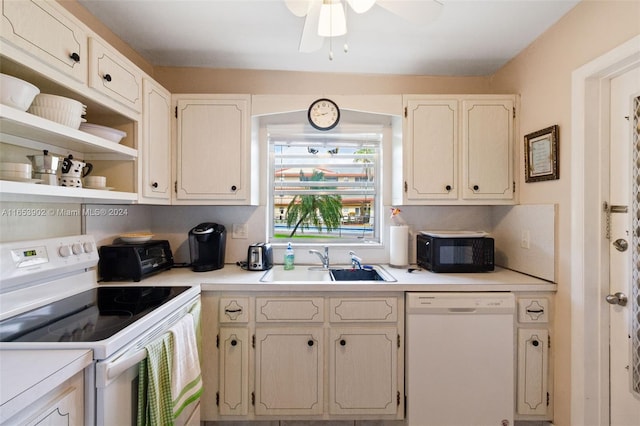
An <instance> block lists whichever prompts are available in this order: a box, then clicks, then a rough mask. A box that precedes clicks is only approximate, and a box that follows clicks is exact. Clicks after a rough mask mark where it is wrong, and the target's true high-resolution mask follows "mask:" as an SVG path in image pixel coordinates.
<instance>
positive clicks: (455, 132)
mask: <svg viewBox="0 0 640 426" xmlns="http://www.w3.org/2000/svg"><path fill="white" fill-rule="evenodd" d="M515 106H516V98H515V96H513V95H470V96H462V95H452V96H443V95H433V96H430V95H405V96H404V108H405V121H404V126H403V127H404V128H403V141H402V150H401V151H402V156H403V161H402V164H403V170H402V174H403V179H402V181H400V185H401V188H394V190H393V192H394V194H393V195H394V200H393V202H394V204H416V205H426V204H440V205H443V204H513V203H515V202H516V196H515V195H516V194H515V188H514V187H515V181H514V173H513V170H514V161H515V157H514V134H515V127H516V126H515Z"/></svg>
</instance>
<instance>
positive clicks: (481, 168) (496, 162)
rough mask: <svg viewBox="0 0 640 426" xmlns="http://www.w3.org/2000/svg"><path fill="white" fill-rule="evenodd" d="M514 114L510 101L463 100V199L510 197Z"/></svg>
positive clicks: (512, 103) (511, 188) (511, 193)
mask: <svg viewBox="0 0 640 426" xmlns="http://www.w3.org/2000/svg"><path fill="white" fill-rule="evenodd" d="M514 115H515V113H514V102H513V100H509V99H504V100H500V99H496V100H493V99H485V100H482V99H478V100H473V99H470V100H464V101H462V198H464V199H467V200H476V199H491V200H510V199H512V198H513V195H514V189H513V185H514V178H513V137H514V136H513V131H514V130H513V122H514Z"/></svg>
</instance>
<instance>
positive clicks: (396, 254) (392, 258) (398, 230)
mask: <svg viewBox="0 0 640 426" xmlns="http://www.w3.org/2000/svg"><path fill="white" fill-rule="evenodd" d="M389 229H390V232H389V241H390V244H389V266H393V267H395V268H404V267H407V266H408V265H409V226H407V225H400V226H392V227H391V228H389Z"/></svg>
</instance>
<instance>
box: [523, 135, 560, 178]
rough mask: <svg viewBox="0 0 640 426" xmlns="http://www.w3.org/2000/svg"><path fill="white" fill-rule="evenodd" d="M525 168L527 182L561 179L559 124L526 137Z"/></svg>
mask: <svg viewBox="0 0 640 426" xmlns="http://www.w3.org/2000/svg"><path fill="white" fill-rule="evenodd" d="M524 168H525V180H526V182H539V181H543V180H553V179H559V178H560V173H559V172H560V171H559V164H558V125H557V124H556V125H553V126H551V127H547V128H546V129H542V130H538V131H537V132H533V133H529V134H528V135H526V136H525V137H524Z"/></svg>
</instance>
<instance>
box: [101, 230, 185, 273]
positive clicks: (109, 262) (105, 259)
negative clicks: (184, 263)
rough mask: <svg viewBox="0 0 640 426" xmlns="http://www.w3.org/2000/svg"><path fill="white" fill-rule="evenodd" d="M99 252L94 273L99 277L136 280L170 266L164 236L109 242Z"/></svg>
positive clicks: (170, 258)
mask: <svg viewBox="0 0 640 426" xmlns="http://www.w3.org/2000/svg"><path fill="white" fill-rule="evenodd" d="M99 252H100V261H99V263H98V273H99V275H100V276H101V277H102V280H103V281H130V280H133V281H140V280H141V279H143V278H146V277H148V276H150V275H153V274H156V273H158V272H161V271H165V270H167V269H171V267H172V266H173V254H172V253H171V247H170V246H169V241H167V240H151V241H146V242H141V243H121V244H110V245H105V246H102V247H100V250H99Z"/></svg>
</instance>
